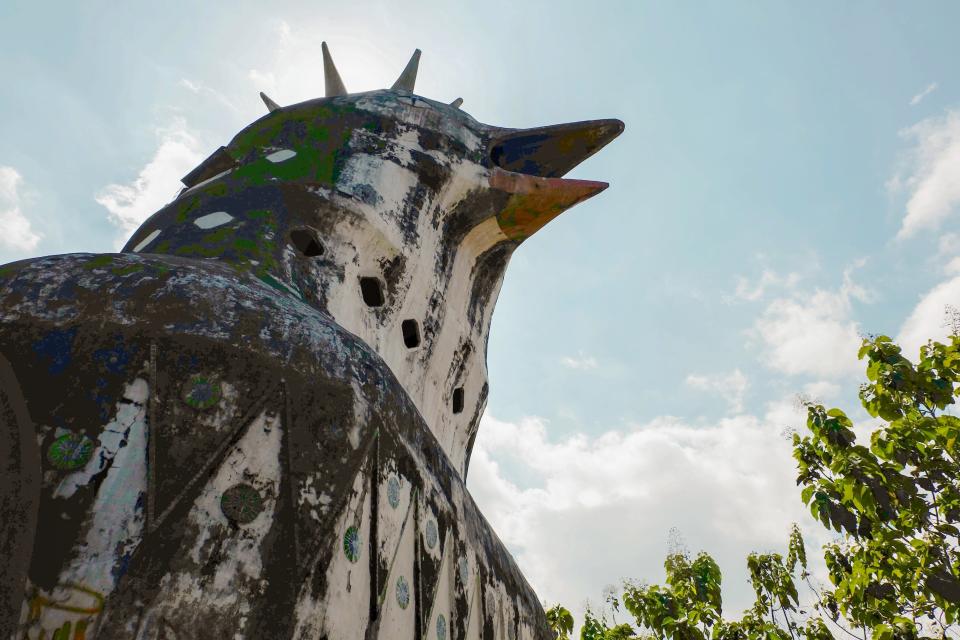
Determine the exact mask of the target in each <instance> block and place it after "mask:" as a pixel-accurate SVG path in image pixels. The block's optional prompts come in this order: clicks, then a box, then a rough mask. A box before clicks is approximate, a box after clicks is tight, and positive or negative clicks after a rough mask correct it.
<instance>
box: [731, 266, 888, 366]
mask: <svg viewBox="0 0 960 640" xmlns="http://www.w3.org/2000/svg"><path fill="white" fill-rule="evenodd" d="M861 264H862V262H861V263H858V264H857V265H855V267H856V266H860V265H861ZM851 273H852V268H850V269H847V270H846V271H844V274H843V284H842V285H841V287H840V288H839V289H838V290H836V291H829V290H823V289H816V290H815V291H813V292H812V293H807V292H802V291H794V292H791V293H790V294H789V295H786V296H783V297H780V298H776V299H774V300H772V301H771V302H770V303H769V304H768V305H767V307H766V309H764V311H763V313H762V314H761V315H760V317H759V318H758V319H757V320H756V322H755V323H754V325H753V328H752V329H751V330H750V331H749V335H751V336H753V337H757V338H759V340H760V341H761V343H762V346H763V356H762V359H763V363H764V364H765V365H766V366H768V367H769V368H771V369H774V370H776V371H780V372H782V373H786V374H790V375H811V376H816V377H817V378H820V379H832V378H838V377H842V376H846V375H848V374H851V373H856V372H859V371H860V369H861V367H860V364H859V361H858V360H857V350H858V349H859V347H860V343H861V338H860V329H859V325H858V324H857V322H856V321H854V320H853V318H852V317H851V316H852V311H853V310H852V301H853V300H859V301H861V302H869V301H870V299H871V296H870V293H869V292H868V291H867V290H866V289H864V288H863V287H861V286H860V285H858V284H856V283H855V282H854V281H853V278H852V276H851Z"/></svg>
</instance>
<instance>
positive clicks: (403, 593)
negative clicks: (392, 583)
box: [397, 576, 410, 609]
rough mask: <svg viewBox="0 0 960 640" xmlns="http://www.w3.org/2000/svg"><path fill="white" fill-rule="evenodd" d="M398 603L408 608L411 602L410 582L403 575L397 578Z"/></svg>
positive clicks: (403, 607)
mask: <svg viewBox="0 0 960 640" xmlns="http://www.w3.org/2000/svg"><path fill="white" fill-rule="evenodd" d="M397 604H398V605H400V608H401V609H406V608H407V606H408V605H409V604H410V583H408V582H407V579H406V578H404V577H403V576H400V577H399V578H397Z"/></svg>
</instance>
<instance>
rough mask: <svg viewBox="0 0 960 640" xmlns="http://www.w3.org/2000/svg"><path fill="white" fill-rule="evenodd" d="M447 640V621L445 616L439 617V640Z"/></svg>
mask: <svg viewBox="0 0 960 640" xmlns="http://www.w3.org/2000/svg"><path fill="white" fill-rule="evenodd" d="M446 639H447V619H446V618H444V617H443V614H442V613H441V614H440V615H438V616H437V640H446Z"/></svg>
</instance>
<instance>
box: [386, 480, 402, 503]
mask: <svg viewBox="0 0 960 640" xmlns="http://www.w3.org/2000/svg"><path fill="white" fill-rule="evenodd" d="M387 502H389V503H390V506H391V507H393V508H394V509H396V508H397V507H399V506H400V480H398V479H397V477H396V476H390V479H389V480H387Z"/></svg>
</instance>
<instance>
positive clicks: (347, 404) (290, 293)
mask: <svg viewBox="0 0 960 640" xmlns="http://www.w3.org/2000/svg"><path fill="white" fill-rule="evenodd" d="M416 59H417V57H416V56H415V59H414V60H413V61H411V64H412V65H413V74H414V76H415V61H416ZM328 62H329V60H328ZM330 68H332V63H330ZM328 71H329V70H328ZM333 74H334V75H335V71H334V72H333ZM331 78H332V76H331V75H329V74H328V77H327V80H328V88H329V87H330V86H331V82H332V80H331ZM335 80H336V82H333V88H334V89H335V90H336V91H335V92H334V93H338V94H339V93H345V90H343V91H340V89H342V82H340V81H339V77H338V76H337V77H336V78H335ZM338 83H339V85H338ZM338 86H339V89H338ZM410 89H412V79H411V77H410V66H409V65H408V69H407V70H406V71H405V72H404V76H403V77H402V78H401V81H398V84H397V85H395V86H394V88H393V89H391V90H390V91H378V92H371V93H366V94H353V95H336V96H334V97H330V98H327V99H321V100H312V101H308V102H305V103H301V104H298V105H293V106H290V107H284V108H280V107H277V106H276V105H275V104H274V103H272V101H268V104H269V105H270V106H271V109H272V111H271V113H270V114H269V115H267V116H265V117H263V118H261V119H260V120H258V121H256V122H254V123H253V124H251V125H250V126H249V127H247V128H246V129H244V130H243V131H241V132H240V133H239V134H238V135H237V136H236V137H235V138H234V139H233V140H232V141H231V142H230V143H229V144H228V145H226V146H225V147H222V148H221V149H219V150H218V151H217V152H216V153H214V154H213V155H212V156H211V157H210V158H209V159H208V160H207V161H206V162H204V163H203V164H202V165H201V166H200V167H198V168H197V169H196V170H194V171H193V172H191V174H190V175H188V176H187V177H186V178H184V183H185V184H186V185H187V186H186V188H185V189H184V191H183V192H181V193H180V195H179V196H178V197H177V198H176V199H175V200H174V201H173V202H172V203H170V205H168V206H167V207H165V208H163V209H162V210H161V211H159V212H157V213H156V214H155V215H154V216H153V217H151V218H150V219H149V220H148V221H147V222H146V223H145V224H144V225H143V226H142V227H141V229H139V230H138V231H137V232H136V233H135V234H134V235H133V237H132V238H131V239H130V241H129V242H128V244H127V246H126V247H125V248H124V252H123V253H121V254H110V255H86V254H74V255H66V256H54V257H47V258H38V259H34V260H28V261H23V262H19V263H14V264H11V265H7V266H5V267H0V354H2V355H4V356H5V357H6V358H7V359H8V360H9V362H10V363H11V366H10V368H9V371H8V374H4V376H0V387H2V388H0V399H2V398H14V399H16V398H17V397H19V396H18V395H17V394H18V393H19V391H17V389H22V396H23V400H24V402H22V403H21V406H20V409H22V411H20V413H19V414H17V413H16V412H15V411H14V412H12V413H11V411H6V412H5V413H3V420H4V421H3V422H2V423H0V428H3V429H5V430H6V432H5V434H3V435H4V436H5V439H4V440H0V442H6V441H8V440H9V441H14V440H16V434H21V433H29V432H30V431H31V430H33V431H34V432H35V435H36V442H37V444H38V445H39V449H38V450H36V449H32V448H31V447H26V448H24V449H23V451H24V452H26V453H23V452H21V453H20V454H19V457H18V458H16V459H15V460H14V459H13V458H9V459H8V460H3V461H0V462H5V463H6V466H5V467H3V468H4V469H5V470H8V471H9V473H10V474H11V477H12V479H13V481H12V482H11V484H10V486H11V487H13V490H12V493H11V492H10V491H8V492H7V493H11V495H9V496H8V495H7V494H6V493H4V494H3V498H4V503H3V504H4V505H6V504H22V505H26V506H23V507H16V509H17V513H18V514H20V515H22V516H23V518H21V520H20V525H18V527H12V526H7V528H5V530H4V534H5V536H6V537H5V538H3V540H5V544H9V545H10V546H11V548H23V549H31V548H32V553H31V554H30V557H29V558H26V560H25V561H24V562H21V565H22V566H21V568H20V569H17V572H18V575H19V576H20V577H19V578H16V579H15V578H14V577H11V578H9V580H8V582H9V583H10V584H14V583H16V585H15V587H16V588H17V589H19V588H21V586H20V585H19V583H17V580H19V581H20V582H22V581H23V578H22V575H23V573H24V569H23V567H28V569H26V574H27V580H26V584H25V585H22V588H23V589H25V597H24V599H23V603H22V606H21V608H20V612H19V619H18V620H17V622H16V625H17V631H16V632H15V636H14V637H16V638H18V639H20V638H24V637H26V638H54V639H55V640H65V639H67V638H76V639H80V638H83V639H84V640H88V639H92V638H98V639H104V638H106V639H110V638H138V639H154V638H156V639H159V638H298V639H299V638H304V639H306V638H312V639H313V638H315V639H320V638H327V639H330V640H333V639H341V638H344V639H345V638H365V639H373V638H383V639H387V638H391V639H392V638H411V639H412V638H418V639H419V638H430V639H434V638H435V639H437V640H447V639H448V638H449V639H451V640H461V639H464V640H466V639H480V638H482V639H484V640H500V639H504V640H505V639H507V638H510V639H514V638H530V639H534V638H536V639H539V638H546V637H548V634H549V632H548V630H547V627H546V620H545V617H544V614H543V611H542V609H541V607H540V605H539V603H538V601H537V598H536V595H535V594H534V593H533V591H532V590H531V589H530V587H529V585H528V584H527V583H526V581H525V580H524V578H523V576H522V575H521V574H520V572H519V571H518V570H517V568H516V565H515V564H514V562H513V559H512V558H511V557H510V555H509V553H507V551H506V550H505V549H504V547H503V545H502V544H501V543H500V541H499V540H498V539H497V537H496V535H495V534H494V533H493V532H492V531H491V529H490V527H489V525H488V524H487V522H486V521H485V520H484V519H483V517H482V515H481V514H480V513H479V512H478V511H477V508H476V506H475V505H474V503H473V501H472V499H471V498H470V496H469V494H468V493H467V491H466V488H465V484H464V478H465V475H466V470H467V465H468V463H469V455H470V449H471V447H472V444H473V438H474V436H475V434H476V428H477V425H478V421H479V417H480V414H481V412H482V410H483V406H484V403H485V401H486V395H487V388H488V387H487V376H486V363H485V354H486V342H487V335H488V330H489V324H490V317H491V314H492V311H493V306H494V303H495V300H496V296H497V293H498V291H499V287H500V283H501V281H502V278H503V272H504V269H505V267H506V265H507V262H508V260H509V257H510V254H511V253H512V251H513V250H514V249H515V248H516V246H517V245H518V244H519V243H520V242H522V241H523V240H524V239H526V238H527V237H528V236H529V235H531V234H532V233H534V232H535V231H536V230H537V229H539V228H540V227H542V226H543V225H544V224H546V223H547V222H548V221H549V220H550V219H552V218H553V217H555V216H556V215H558V214H559V213H560V212H562V211H563V210H564V209H565V208H567V207H569V206H572V205H573V204H575V203H577V202H579V201H581V200H583V199H584V198H586V197H589V196H591V195H593V194H595V193H597V192H599V191H600V190H602V189H603V188H604V187H605V186H606V185H605V184H604V183H598V182H589V181H579V180H565V179H562V178H561V177H560V176H562V175H563V173H565V172H566V171H568V170H569V169H570V168H571V167H572V166H574V165H575V164H577V163H578V162H580V161H581V160H583V159H584V158H586V157H587V156H589V155H590V154H591V153H593V152H594V151H596V150H597V149H598V148H600V147H601V146H603V144H606V143H607V142H609V141H610V140H611V139H612V138H613V137H615V136H616V135H617V134H618V133H619V132H620V130H621V129H622V124H621V123H619V122H618V121H597V122H590V123H575V124H572V125H560V126H558V127H548V128H543V129H535V130H524V131H517V130H507V129H502V128H498V127H490V126H487V125H483V124H480V123H477V122H476V121H475V120H473V119H472V118H470V117H469V116H468V115H466V114H465V113H463V112H462V111H460V110H459V109H458V108H457V107H455V106H450V105H444V104H441V103H436V102H433V101H429V100H425V99H423V98H420V97H419V96H415V95H413V94H412V93H410ZM0 373H2V372H0ZM22 405H25V407H24V406H22ZM0 408H2V407H0ZM15 414H16V415H15ZM17 415H19V417H17ZM30 451H32V452H33V453H30ZM8 457H9V456H8ZM31 457H32V458H34V459H32V460H27V458H31ZM11 461H12V462H11ZM14 463H15V464H14ZM37 469H39V470H40V477H39V479H38V478H37V477H36V476H37V473H36V470H37ZM31 473H32V474H33V477H32V479H31V475H30V474H31ZM13 476H15V477H13ZM38 480H39V482H38ZM37 484H39V498H37V497H36V493H37ZM20 487H22V488H20ZM31 487H32V488H31ZM14 494H15V495H14ZM30 507H32V508H35V509H36V516H35V517H36V523H37V524H36V526H35V527H33V526H32V524H31V518H33V517H34V516H32V515H31V514H30ZM4 508H8V507H4ZM13 508H14V507H9V508H8V509H13ZM8 539H9V540H8ZM15 565H16V563H15V562H14V563H11V564H10V566H12V567H13V566H15ZM11 576H13V572H12V571H11ZM3 586H5V587H6V586H9V585H8V584H4V585H3ZM8 600H10V601H11V602H15V599H12V600H11V599H9V598H8ZM7 608H9V606H8V607H7ZM0 628H2V627H0Z"/></svg>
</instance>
